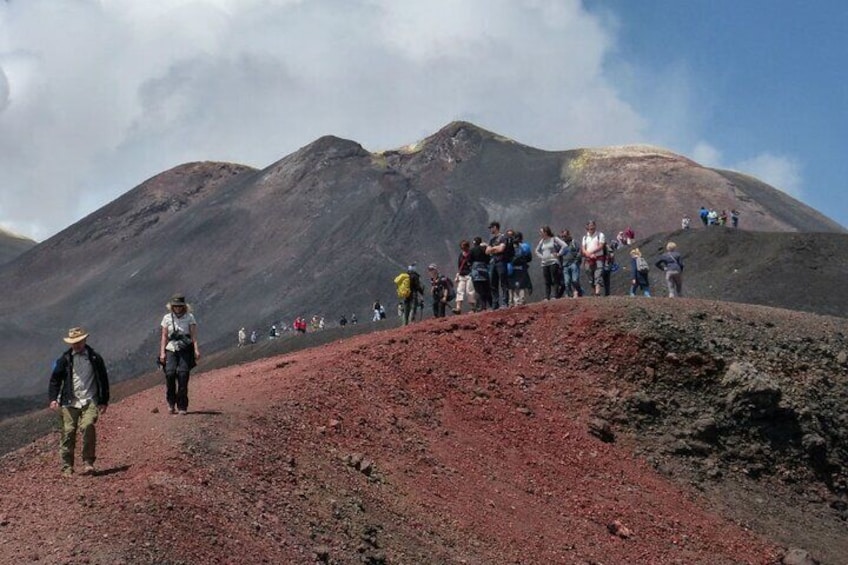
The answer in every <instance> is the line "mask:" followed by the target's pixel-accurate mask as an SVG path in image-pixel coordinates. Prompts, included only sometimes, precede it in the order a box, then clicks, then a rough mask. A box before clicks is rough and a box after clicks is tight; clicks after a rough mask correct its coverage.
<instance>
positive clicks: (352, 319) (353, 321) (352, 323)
mask: <svg viewBox="0 0 848 565" xmlns="http://www.w3.org/2000/svg"><path fill="white" fill-rule="evenodd" d="M356 322H357V319H356V312H354V313H352V314H351V315H350V323H351V325H353V326H355V325H356Z"/></svg>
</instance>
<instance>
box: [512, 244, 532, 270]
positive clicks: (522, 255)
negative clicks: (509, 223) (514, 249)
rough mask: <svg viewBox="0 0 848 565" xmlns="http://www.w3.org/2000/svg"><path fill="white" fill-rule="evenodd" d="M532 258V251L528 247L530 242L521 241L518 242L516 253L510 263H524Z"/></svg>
mask: <svg viewBox="0 0 848 565" xmlns="http://www.w3.org/2000/svg"><path fill="white" fill-rule="evenodd" d="M532 260H533V251H532V250H531V248H530V244H529V243H527V242H521V243H519V244H518V253H517V254H516V255H515V257H513V259H512V264H513V265H519V266H520V265H526V264H527V263H529V262H530V261H532Z"/></svg>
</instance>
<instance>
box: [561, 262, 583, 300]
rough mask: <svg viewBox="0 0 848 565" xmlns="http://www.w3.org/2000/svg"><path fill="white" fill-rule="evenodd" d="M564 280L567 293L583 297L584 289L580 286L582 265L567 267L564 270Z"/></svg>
mask: <svg viewBox="0 0 848 565" xmlns="http://www.w3.org/2000/svg"><path fill="white" fill-rule="evenodd" d="M562 280H563V286H564V287H565V291H566V292H568V293H569V294H570V295H572V296H574V293H575V292H576V293H577V296H582V295H583V288H582V287H581V286H580V263H578V262H574V263H571V264H570V265H565V266H563V268H562Z"/></svg>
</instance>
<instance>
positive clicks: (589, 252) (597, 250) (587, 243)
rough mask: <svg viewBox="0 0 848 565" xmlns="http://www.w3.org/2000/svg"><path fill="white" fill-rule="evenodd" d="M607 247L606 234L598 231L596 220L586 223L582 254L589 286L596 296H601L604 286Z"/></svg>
mask: <svg viewBox="0 0 848 565" xmlns="http://www.w3.org/2000/svg"><path fill="white" fill-rule="evenodd" d="M605 247H606V239H605V238H604V234H603V233H601V232H599V231H598V227H597V224H596V223H595V220H589V221H588V222H587V223H586V235H584V236H583V241H582V243H581V245H580V252H581V254H582V255H583V262H584V263H585V267H586V274H587V275H588V277H589V286H590V287H591V288H592V290H593V293H594V295H595V296H600V295H601V287H603V285H604V265H605V260H606V256H605V254H604V250H605Z"/></svg>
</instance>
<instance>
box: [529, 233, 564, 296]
mask: <svg viewBox="0 0 848 565" xmlns="http://www.w3.org/2000/svg"><path fill="white" fill-rule="evenodd" d="M539 233H540V235H541V238H540V239H539V243H538V244H537V245H536V256H537V257H539V260H540V261H541V263H542V277H543V278H544V279H545V300H550V299H551V296H552V294H551V293H553V297H554V298H559V297H560V296H562V291H561V290H560V287H561V286H562V266H561V264H560V258H559V252H560V251H562V249H563V248H564V247H565V242H564V241H563V240H561V239H560V238H558V237H556V236H555V235H554V232H553V230H552V229H551V227H550V226H542V227H541V228H540V229H539Z"/></svg>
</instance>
